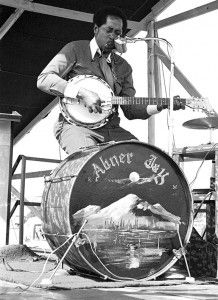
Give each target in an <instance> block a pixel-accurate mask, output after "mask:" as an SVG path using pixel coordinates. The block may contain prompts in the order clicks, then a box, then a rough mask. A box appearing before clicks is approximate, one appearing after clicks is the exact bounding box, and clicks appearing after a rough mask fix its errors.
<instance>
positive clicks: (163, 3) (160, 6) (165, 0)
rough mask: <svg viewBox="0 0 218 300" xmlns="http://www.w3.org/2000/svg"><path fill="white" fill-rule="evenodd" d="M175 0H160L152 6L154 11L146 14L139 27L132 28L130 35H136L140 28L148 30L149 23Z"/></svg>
mask: <svg viewBox="0 0 218 300" xmlns="http://www.w3.org/2000/svg"><path fill="white" fill-rule="evenodd" d="M173 2H175V0H160V1H158V3H157V4H155V5H154V6H153V7H152V11H151V12H150V13H149V14H148V15H147V16H145V17H144V18H143V19H142V20H141V21H140V22H139V23H138V27H136V28H133V29H131V30H130V31H129V32H128V36H129V37H133V36H135V35H136V34H137V33H138V32H139V31H140V30H147V26H148V24H149V23H150V22H151V21H153V20H155V18H156V17H157V16H159V15H160V14H161V13H162V12H163V11H164V10H165V9H166V8H167V7H169V6H170V5H171V4H172V3H173Z"/></svg>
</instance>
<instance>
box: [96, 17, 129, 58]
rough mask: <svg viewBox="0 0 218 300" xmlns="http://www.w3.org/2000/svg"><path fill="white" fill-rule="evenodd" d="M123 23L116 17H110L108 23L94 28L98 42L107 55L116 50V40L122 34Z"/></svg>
mask: <svg viewBox="0 0 218 300" xmlns="http://www.w3.org/2000/svg"><path fill="white" fill-rule="evenodd" d="M122 28H123V21H122V19H120V18H118V17H114V16H108V17H107V19H106V23H105V24H103V25H101V26H100V27H98V26H97V25H95V26H94V34H95V38H96V42H97V44H98V46H99V48H100V49H101V51H104V52H105V53H110V52H111V50H112V49H114V40H115V39H116V38H117V37H118V36H119V35H121V34H122Z"/></svg>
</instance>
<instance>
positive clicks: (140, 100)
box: [59, 75, 212, 129]
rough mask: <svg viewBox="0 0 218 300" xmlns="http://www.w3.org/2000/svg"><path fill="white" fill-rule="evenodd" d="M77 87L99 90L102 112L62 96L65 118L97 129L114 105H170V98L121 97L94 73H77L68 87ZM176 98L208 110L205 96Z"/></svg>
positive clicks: (70, 121) (191, 106)
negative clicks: (96, 111)
mask: <svg viewBox="0 0 218 300" xmlns="http://www.w3.org/2000/svg"><path fill="white" fill-rule="evenodd" d="M75 87H77V88H78V90H79V88H81V87H84V88H86V89H88V90H90V91H93V92H97V93H98V95H99V97H100V99H101V101H102V103H101V108H102V113H90V112H89V110H88V109H87V108H86V107H85V106H84V105H83V104H82V103H79V101H77V99H72V98H62V99H60V101H59V105H60V110H61V113H62V115H63V116H64V118H65V119H66V120H67V121H68V122H69V123H70V124H74V125H78V126H83V127H87V128H90V129H96V128H99V127H102V126H104V125H105V124H106V123H107V122H108V119H109V117H110V115H111V114H112V113H113V112H114V109H113V105H114V104H119V105H148V104H150V105H155V104H162V105H163V104H166V105H169V103H170V98H147V97H119V96H115V95H114V92H113V91H112V89H111V87H110V86H109V85H108V84H107V83H106V82H105V81H104V80H103V79H101V78H99V77H97V76H94V75H77V76H75V77H73V78H71V79H70V80H69V81H68V89H69V90H71V89H72V90H73V89H74V88H75ZM176 99H177V100H178V99H179V101H180V102H181V103H182V104H184V105H186V106H188V107H190V108H192V109H202V110H205V111H207V112H208V109H209V110H210V111H212V109H211V108H208V107H209V105H208V104H207V103H206V101H205V99H203V98H191V99H182V98H178V97H176Z"/></svg>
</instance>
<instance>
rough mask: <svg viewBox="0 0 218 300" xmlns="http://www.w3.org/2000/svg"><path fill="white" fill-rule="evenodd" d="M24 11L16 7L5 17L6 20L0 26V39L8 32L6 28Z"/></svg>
mask: <svg viewBox="0 0 218 300" xmlns="http://www.w3.org/2000/svg"><path fill="white" fill-rule="evenodd" d="M23 12H24V9H22V8H17V9H16V10H15V12H14V13H13V14H11V15H10V17H9V18H8V19H7V21H6V22H5V23H4V24H3V25H2V27H1V28H0V40H1V39H2V38H3V37H4V35H5V34H6V33H7V32H8V30H9V29H10V28H11V27H12V26H13V25H14V23H15V22H16V21H17V19H19V17H20V16H21V15H22V13H23Z"/></svg>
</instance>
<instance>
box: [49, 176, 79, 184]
mask: <svg viewBox="0 0 218 300" xmlns="http://www.w3.org/2000/svg"><path fill="white" fill-rule="evenodd" d="M76 176H77V175H68V176H63V177H56V178H53V177H52V176H45V178H44V182H52V183H58V182H62V181H67V180H71V179H72V178H74V177H76Z"/></svg>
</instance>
